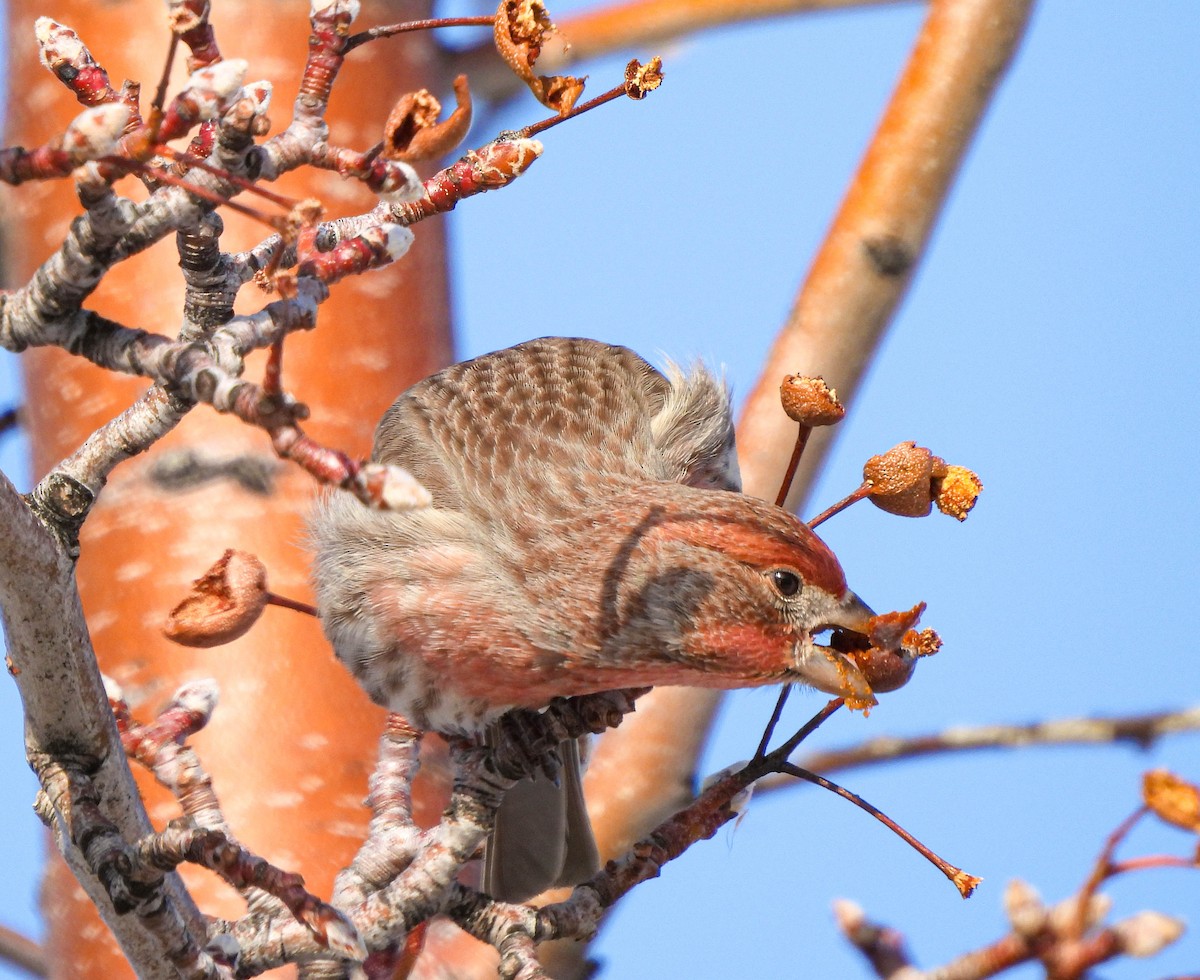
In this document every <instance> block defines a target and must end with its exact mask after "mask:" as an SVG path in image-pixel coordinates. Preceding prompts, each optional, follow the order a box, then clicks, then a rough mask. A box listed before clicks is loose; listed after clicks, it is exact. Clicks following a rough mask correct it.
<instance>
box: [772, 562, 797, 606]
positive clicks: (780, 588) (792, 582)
mask: <svg viewBox="0 0 1200 980" xmlns="http://www.w3.org/2000/svg"><path fill="white" fill-rule="evenodd" d="M771 584H772V585H774V586H775V591H776V592H778V593H779V594H780V595H781V596H783V597H784V598H785V599H790V598H791V597H792V596H794V595H795V594H796V593H797V592H799V591H800V576H799V575H797V574H796V573H795V572H789V571H788V570H787V569H786V568H777V569H775V571H773V572H771Z"/></svg>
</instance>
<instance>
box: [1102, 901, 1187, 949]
mask: <svg viewBox="0 0 1200 980" xmlns="http://www.w3.org/2000/svg"><path fill="white" fill-rule="evenodd" d="M1184 928H1185V927H1184V924H1183V920H1182V919H1176V918H1172V917H1171V916H1169V915H1163V913H1161V912H1139V913H1138V914H1137V915H1131V916H1130V917H1129V918H1128V919H1125V920H1124V921H1123V922H1118V923H1117V924H1116V925H1115V926H1113V932H1115V933H1116V934H1117V940H1118V942H1120V944H1121V949H1122V950H1123V951H1124V952H1125V953H1126V955H1128V956H1136V957H1139V958H1143V959H1144V958H1145V957H1147V956H1157V955H1158V954H1159V953H1160V952H1162V951H1163V950H1164V949H1166V947H1168V946H1170V945H1171V944H1172V943H1173V942H1176V941H1177V940H1178V939H1179V937H1180V936H1182V935H1183V932H1184Z"/></svg>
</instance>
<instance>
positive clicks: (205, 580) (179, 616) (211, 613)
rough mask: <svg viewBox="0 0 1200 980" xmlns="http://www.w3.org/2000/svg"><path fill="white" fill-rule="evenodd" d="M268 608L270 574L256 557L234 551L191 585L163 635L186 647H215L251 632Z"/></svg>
mask: <svg viewBox="0 0 1200 980" xmlns="http://www.w3.org/2000/svg"><path fill="white" fill-rule="evenodd" d="M266 604H267V570H266V568H265V567H263V563H262V562H261V561H259V560H258V559H257V558H255V557H254V555H251V554H248V553H247V552H244V551H234V550H233V549H232V548H231V549H230V550H228V551H226V552H225V554H223V555H222V556H221V557H220V559H219V560H218V561H217V563H216V564H215V565H213V566H212V568H210V569H209V570H208V571H207V572H205V573H204V574H203V575H201V576H200V578H198V579H196V581H195V582H193V583H192V591H191V593H190V594H189V595H188V596H187V597H186V598H185V599H184V600H183V601H182V602H181V603H179V605H177V606H176V607H175V608H174V609H172V610H171V614H170V615H169V616H168V617H167V622H166V625H165V626H164V628H163V632H164V633H165V634H166V636H167V638H168V639H171V640H174V641H175V642H176V643H179V644H181V645H182V646H186V647H215V646H221V645H222V644H224V643H229V642H230V641H232V640H236V639H237V638H238V637H239V636H241V635H242V634H243V633H245V632H246V631H247V630H249V629H250V627H251V626H253V625H254V623H255V622H256V621H257V620H258V617H259V616H260V615H261V614H262V611H263V607H264V606H266Z"/></svg>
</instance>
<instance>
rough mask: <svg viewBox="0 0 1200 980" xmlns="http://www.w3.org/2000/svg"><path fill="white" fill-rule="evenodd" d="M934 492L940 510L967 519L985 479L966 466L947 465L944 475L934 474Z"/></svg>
mask: <svg viewBox="0 0 1200 980" xmlns="http://www.w3.org/2000/svg"><path fill="white" fill-rule="evenodd" d="M933 492H934V495H935V497H934V500H935V502H936V503H937V507H938V510H940V511H941V512H942V513H943V514H949V515H950V516H951V517H953V518H956V519H957V520H960V521H965V520H966V519H967V514H969V513H970V512H971V508H972V507H974V506H975V501H976V500H978V499H979V495H980V494H981V493H982V492H983V481H982V480H980V479H979V477H978V476H977V475H976V474H975V473H974V472H973V471H971V470H969V469H967V468H966V467H965V466H947V467H946V472H945V474H944V475H942V476H940V477H939V476H937V474H934V481H933Z"/></svg>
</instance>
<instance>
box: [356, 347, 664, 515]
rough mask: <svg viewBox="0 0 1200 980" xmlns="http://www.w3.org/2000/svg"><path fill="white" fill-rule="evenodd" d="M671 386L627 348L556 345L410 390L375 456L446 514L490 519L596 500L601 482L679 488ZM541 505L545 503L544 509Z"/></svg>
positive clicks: (459, 370)
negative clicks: (670, 455)
mask: <svg viewBox="0 0 1200 980" xmlns="http://www.w3.org/2000/svg"><path fill="white" fill-rule="evenodd" d="M670 391H671V387H670V383H669V382H668V381H667V380H666V379H665V378H664V377H663V376H662V375H661V374H660V373H659V372H658V371H656V370H655V369H654V368H652V367H651V366H650V365H649V364H647V363H646V362H645V361H644V360H642V359H641V358H640V357H638V356H637V355H636V354H634V353H633V352H632V351H630V350H628V349H626V348H624V347H614V346H611V345H609V344H602V343H599V342H598V341H594V340H582V339H573V338H563V337H547V338H543V339H541V340H533V341H529V342H528V343H525V344H520V345H519V346H517V347H512V348H509V349H507V350H502V351H497V352H495V353H492V354H486V355H484V356H483V357H478V358H475V359H474V360H472V361H465V362H463V363H462V364H456V365H454V366H452V367H449V368H447V369H446V370H444V371H442V372H440V373H438V374H435V375H433V377H431V378H427V379H426V380H425V381H422V382H420V383H419V384H417V385H415V386H414V387H412V388H410V389H409V390H408V391H406V392H405V393H404V394H403V395H401V396H400V398H398V399H397V400H396V403H395V404H394V405H392V407H391V408H390V409H389V410H388V413H387V415H386V416H385V417H384V420H383V422H382V423H381V424H380V429H379V432H378V434H377V436H376V442H375V450H374V453H373V455H374V457H375V459H377V460H379V461H381V462H387V463H398V464H399V465H401V466H404V467H406V468H407V469H409V470H410V471H411V472H412V473H413V475H414V476H415V477H416V478H417V479H418V480H420V481H421V483H422V484H424V485H425V486H426V487H427V488H428V489H429V491H430V493H431V494H432V495H433V500H434V506H436V507H442V508H449V509H455V510H464V511H467V512H469V513H473V514H475V515H477V516H478V517H480V518H482V519H484V520H487V519H488V515H490V516H496V515H497V514H499V513H506V514H508V515H510V516H511V515H519V514H522V513H529V512H531V511H537V512H539V513H540V514H541V515H542V516H543V517H546V516H552V513H547V508H548V509H549V511H550V512H553V511H554V510H555V508H556V504H557V503H559V502H564V501H568V500H579V499H580V498H581V496H587V495H588V492H589V488H590V487H591V486H592V485H593V484H594V482H595V481H596V480H597V479H605V478H621V477H625V478H632V479H643V480H645V479H652V480H653V479H669V478H671V476H670V475H669V474H668V473H666V472H665V471H663V469H662V466H661V464H660V462H659V457H658V454H656V452H655V447H654V440H653V434H652V431H651V424H650V422H651V419H653V418H654V417H655V416H656V415H657V414H658V413H659V412H660V411H661V410H662V408H663V406H664V404H666V402H667V400H668V397H669V394H670ZM535 501H536V503H535Z"/></svg>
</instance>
